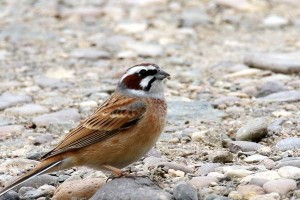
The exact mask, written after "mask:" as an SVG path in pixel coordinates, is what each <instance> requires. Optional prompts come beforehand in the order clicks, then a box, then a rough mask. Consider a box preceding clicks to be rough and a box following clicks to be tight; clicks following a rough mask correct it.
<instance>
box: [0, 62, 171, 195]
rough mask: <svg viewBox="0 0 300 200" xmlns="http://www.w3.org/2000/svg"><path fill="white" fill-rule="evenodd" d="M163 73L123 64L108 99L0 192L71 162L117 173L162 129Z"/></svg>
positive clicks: (143, 151)
mask: <svg viewBox="0 0 300 200" xmlns="http://www.w3.org/2000/svg"><path fill="white" fill-rule="evenodd" d="M169 76H170V75H169V74H168V73H166V72H164V71H163V70H161V69H160V68H159V67H158V66H157V65H155V64H151V63H142V64H139V65H135V66H133V67H131V68H129V69H128V70H127V71H126V72H125V74H124V75H123V76H122V78H121V80H120V81H119V82H118V85H117V88H116V90H115V92H114V93H113V94H112V95H111V97H110V98H109V99H108V100H106V101H105V102H104V103H103V104H102V105H101V106H100V107H99V108H98V109H97V110H96V111H95V112H94V113H93V114H92V115H91V116H90V117H88V118H87V119H86V120H84V121H82V122H81V123H80V124H79V125H78V126H77V127H76V128H74V129H72V130H71V131H70V133H69V134H68V135H67V136H66V137H65V138H64V139H63V140H62V141H61V142H60V143H59V144H58V145H57V146H56V147H55V148H54V149H53V150H51V151H50V152H48V153H47V154H46V155H44V156H43V157H42V161H41V163H40V164H38V165H37V166H36V167H35V168H33V169H32V170H31V171H29V172H28V173H26V174H25V175H23V176H21V177H20V178H18V179H17V180H15V181H14V182H13V183H11V184H10V185H8V186H6V187H5V188H4V189H3V190H2V191H1V193H0V196H1V195H3V194H5V193H6V192H8V191H9V190H11V189H13V188H14V187H16V186H18V185H19V184H21V183H23V182H24V181H26V180H28V179H30V178H33V177H35V176H38V175H40V174H44V173H49V172H53V171H58V170H63V169H67V168H70V167H74V166H88V167H91V168H94V169H100V170H110V171H112V172H114V173H115V174H116V176H122V171H121V168H123V167H126V166H128V165H130V164H131V163H133V162H135V161H137V160H138V159H139V158H141V157H142V156H144V155H145V154H146V153H147V152H148V151H149V150H150V149H151V148H152V147H153V146H154V144H155V142H156V141H157V139H158V137H159V136H160V134H161V132H162V131H163V128H164V126H165V121H166V113H167V104H166V102H165V99H164V87H163V82H162V80H164V79H165V78H168V77H169Z"/></svg>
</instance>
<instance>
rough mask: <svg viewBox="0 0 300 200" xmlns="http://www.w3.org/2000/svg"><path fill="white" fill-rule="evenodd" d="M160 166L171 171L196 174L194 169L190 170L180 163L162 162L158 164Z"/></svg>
mask: <svg viewBox="0 0 300 200" xmlns="http://www.w3.org/2000/svg"><path fill="white" fill-rule="evenodd" d="M158 165H159V166H164V167H167V168H169V169H174V170H179V171H182V172H184V173H193V172H194V169H192V168H190V167H188V166H186V165H183V164H178V163H175V162H160V163H158Z"/></svg>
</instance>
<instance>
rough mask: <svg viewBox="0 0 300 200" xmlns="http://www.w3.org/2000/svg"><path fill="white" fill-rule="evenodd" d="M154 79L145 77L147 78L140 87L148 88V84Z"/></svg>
mask: <svg viewBox="0 0 300 200" xmlns="http://www.w3.org/2000/svg"><path fill="white" fill-rule="evenodd" d="M152 78H153V76H147V77H145V78H144V79H143V80H142V81H141V83H140V86H141V87H142V88H146V87H147V86H148V84H149V82H150V81H151V79H152Z"/></svg>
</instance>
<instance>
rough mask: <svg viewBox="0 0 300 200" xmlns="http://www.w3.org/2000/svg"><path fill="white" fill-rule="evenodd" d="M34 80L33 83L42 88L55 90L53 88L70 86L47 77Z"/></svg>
mask: <svg viewBox="0 0 300 200" xmlns="http://www.w3.org/2000/svg"><path fill="white" fill-rule="evenodd" d="M34 80H35V83H36V84H37V85H39V86H40V87H42V88H52V89H55V88H66V87H70V86H71V84H69V83H65V82H63V81H61V80H59V79H55V78H50V77H47V76H42V77H36V78H35V79H34Z"/></svg>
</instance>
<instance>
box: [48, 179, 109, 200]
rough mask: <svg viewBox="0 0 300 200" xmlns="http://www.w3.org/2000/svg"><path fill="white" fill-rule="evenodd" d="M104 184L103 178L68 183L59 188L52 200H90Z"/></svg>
mask: <svg viewBox="0 0 300 200" xmlns="http://www.w3.org/2000/svg"><path fill="white" fill-rule="evenodd" d="M104 183H105V180H103V179H101V178H91V179H83V180H74V181H67V182H64V183H63V184H61V185H60V186H59V187H58V188H57V190H56V191H55V193H54V196H53V198H52V199H57V200H69V199H73V198H75V199H89V198H91V197H92V195H93V194H94V193H95V192H96V191H97V190H98V189H99V187H101V186H102V185H103V184H104ZM100 199H101V198H100Z"/></svg>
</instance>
